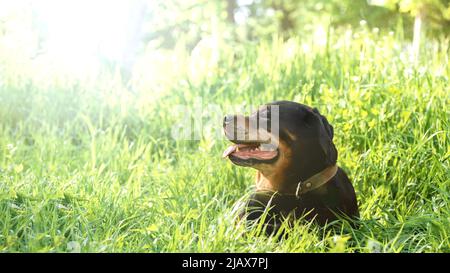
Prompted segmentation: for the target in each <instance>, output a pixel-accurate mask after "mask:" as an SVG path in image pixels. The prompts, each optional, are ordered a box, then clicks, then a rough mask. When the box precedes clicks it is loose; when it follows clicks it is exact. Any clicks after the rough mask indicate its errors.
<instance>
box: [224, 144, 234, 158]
mask: <svg viewBox="0 0 450 273" xmlns="http://www.w3.org/2000/svg"><path fill="white" fill-rule="evenodd" d="M236 148H237V146H236V145H231V146H230V147H228V148H227V149H226V150H225V151H224V152H223V154H222V157H223V158H225V157H227V156H229V155H230V154H231V153H233V152H234V151H236Z"/></svg>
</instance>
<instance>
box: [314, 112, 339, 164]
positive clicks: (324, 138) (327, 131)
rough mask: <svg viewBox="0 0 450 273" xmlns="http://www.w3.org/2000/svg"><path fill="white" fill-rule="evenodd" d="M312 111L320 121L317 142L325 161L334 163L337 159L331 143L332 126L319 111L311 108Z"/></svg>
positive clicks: (334, 148)
mask: <svg viewBox="0 0 450 273" xmlns="http://www.w3.org/2000/svg"><path fill="white" fill-rule="evenodd" d="M313 112H314V113H315V114H316V115H317V117H318V118H319V121H320V123H321V124H320V126H322V128H321V129H322V130H320V136H319V143H320V146H321V147H322V150H323V152H324V153H325V155H326V157H327V161H328V163H330V164H335V163H336V161H337V150H336V147H335V146H334V143H333V137H334V129H333V126H331V124H330V123H329V122H328V120H327V118H326V117H324V116H322V115H321V114H320V113H319V110H317V108H314V109H313Z"/></svg>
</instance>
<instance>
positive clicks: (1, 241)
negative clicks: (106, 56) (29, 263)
mask: <svg viewBox="0 0 450 273" xmlns="http://www.w3.org/2000/svg"><path fill="white" fill-rule="evenodd" d="M318 38H320V39H322V40H323V42H321V43H317V41H318ZM320 39H319V40H320ZM208 41H209V42H208ZM408 46H409V42H407V41H405V40H403V39H402V37H401V35H399V34H398V33H389V32H385V31H372V30H371V29H370V28H368V27H367V26H362V27H359V28H358V29H356V30H355V29H350V28H349V29H344V30H340V29H334V28H329V29H327V31H326V35H325V36H324V37H323V36H314V35H309V36H305V35H302V36H298V37H297V36H295V37H292V38H290V39H287V40H285V39H282V38H280V37H273V38H272V39H270V40H267V41H261V42H260V43H258V44H254V43H251V42H247V43H232V42H230V41H229V40H226V39H225V38H220V37H216V38H215V39H212V40H204V42H203V43H202V46H199V47H197V48H196V49H195V50H194V52H192V53H191V52H189V51H185V49H184V48H183V47H175V50H174V51H167V50H164V49H160V50H159V51H153V50H149V51H146V52H145V54H144V55H143V56H142V57H141V59H140V60H139V61H138V62H137V69H136V73H135V75H134V78H133V81H132V84H133V89H132V90H133V91H129V90H128V89H127V88H125V87H124V86H123V85H122V81H121V79H120V75H119V74H117V73H109V72H105V71H103V72H99V73H98V74H93V75H87V76H83V75H78V74H74V73H72V72H67V71H64V70H61V69H58V67H55V68H54V69H53V70H52V68H50V67H49V66H48V64H46V63H39V61H38V60H25V59H21V60H23V62H22V66H19V65H18V64H17V62H16V59H14V58H10V56H9V55H8V54H7V52H5V51H2V50H0V64H1V65H2V67H4V68H5V67H6V68H14V67H16V68H17V69H3V70H2V78H1V82H0V131H1V134H0V215H1V217H0V251H4V252H13V251H26V252H43V251H45V252H47V251H51V252H53V251H55V252H66V251H82V252H113V251H114V252H117V251H124V252H141V251H142V252H147V251H149V252H180V251H205V252H209V251H217V252H230V251H239V252H267V251H269V252H323V251H325V252H326V251H346V252H355V251H361V252H434V251H438V252H449V251H450V237H449V235H450V229H449V227H450V222H449V219H450V195H449V192H450V183H449V182H450V173H449V170H450V166H449V157H450V130H449V116H450V112H449V109H450V108H449V103H450V92H449V84H448V81H449V77H450V67H449V63H448V60H449V45H448V41H446V40H441V41H434V40H431V41H429V42H428V43H427V44H426V45H425V46H426V48H425V50H423V54H422V55H421V58H420V61H419V63H418V65H417V66H413V65H412V64H411V62H410V59H409V55H408ZM210 56H215V57H214V58H210ZM21 68H22V69H21ZM24 68H28V69H24ZM43 68H47V69H46V70H43ZM199 98H200V99H202V103H203V104H204V105H206V104H209V103H213V104H217V105H219V106H221V107H223V108H226V107H227V106H229V105H236V104H240V103H243V104H244V103H247V104H253V105H257V104H262V103H265V102H268V101H271V100H275V99H288V100H294V101H298V102H302V103H305V104H309V105H314V106H315V107H318V108H319V110H320V111H321V112H322V113H323V114H324V115H326V116H327V117H328V119H329V121H330V123H332V124H333V125H334V127H335V141H336V145H337V147H338V150H339V152H340V155H339V165H340V166H342V167H343V168H344V169H345V170H346V171H347V172H348V174H349V176H350V177H351V180H352V181H353V184H354V186H355V188H356V191H357V196H358V202H359V205H360V208H361V223H360V227H359V228H357V229H352V228H350V227H348V226H347V225H343V226H342V229H338V230H334V231H327V230H322V229H319V228H318V227H316V226H314V225H312V224H303V223H297V224H296V225H295V226H293V227H286V228H287V233H288V234H289V237H287V238H284V239H282V240H280V241H277V240H275V238H265V237H264V236H257V233H258V230H259V229H260V227H259V228H258V227H257V228H255V229H252V230H251V231H250V232H249V233H246V232H244V230H245V227H243V226H239V225H237V224H236V222H235V220H234V217H235V211H234V210H233V206H234V204H236V202H238V200H240V198H242V197H243V196H245V194H246V193H248V192H250V191H251V189H252V187H253V186H252V185H253V181H254V180H253V175H254V171H252V170H250V169H246V168H239V167H235V166H232V165H231V164H230V163H229V162H227V161H221V160H219V158H220V155H221V151H223V149H224V148H225V147H226V145H227V142H226V141H223V140H218V139H215V138H212V137H209V136H208V135H204V136H203V137H202V138H201V139H200V140H199V141H182V140H174V139H173V138H172V137H171V128H172V126H173V125H174V124H176V123H177V122H178V121H177V119H176V116H174V114H173V109H174V107H175V106H176V105H180V104H181V105H189V106H192V105H194V104H195V102H196V101H197V100H198V99H199ZM212 122H213V124H216V123H217V124H220V122H221V121H220V120H216V121H215V120H212Z"/></svg>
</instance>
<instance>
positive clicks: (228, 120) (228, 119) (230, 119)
mask: <svg viewBox="0 0 450 273" xmlns="http://www.w3.org/2000/svg"><path fill="white" fill-rule="evenodd" d="M233 120H234V116H232V115H226V116H225V117H224V118H223V126H226V125H228V124H230V123H231V122H233Z"/></svg>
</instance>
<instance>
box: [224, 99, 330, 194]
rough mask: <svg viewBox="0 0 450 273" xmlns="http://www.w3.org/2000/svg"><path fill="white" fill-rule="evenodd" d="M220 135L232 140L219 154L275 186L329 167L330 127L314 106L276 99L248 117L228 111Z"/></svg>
mask: <svg viewBox="0 0 450 273" xmlns="http://www.w3.org/2000/svg"><path fill="white" fill-rule="evenodd" d="M223 127H224V132H225V136H226V137H227V138H228V139H229V140H230V141H231V142H233V143H234V144H233V145H232V146H230V147H228V148H227V149H226V150H225V151H224V154H223V156H224V157H228V158H229V159H230V160H231V162H233V163H234V164H236V165H240V166H246V167H252V168H255V169H257V170H258V171H260V173H261V174H262V175H263V176H264V177H266V178H268V179H270V180H271V182H270V183H271V187H272V188H274V189H276V190H278V189H280V188H283V187H284V186H289V185H288V184H291V183H297V182H298V181H299V180H304V179H307V178H309V177H310V176H312V175H314V174H315V173H317V172H320V171H321V170H323V169H324V168H326V167H328V166H331V165H334V164H335V163H336V160H337V151H336V148H335V146H334V144H333V134H334V131H333V127H332V126H331V125H330V124H329V123H328V120H327V119H326V118H325V117H324V116H322V115H321V114H320V113H319V111H318V110H317V109H316V108H311V107H309V106H306V105H303V104H299V103H295V102H290V101H275V102H272V103H268V104H266V105H263V106H261V107H259V109H258V110H257V111H255V112H253V113H252V114H251V115H249V116H242V115H227V116H225V118H224V121H223Z"/></svg>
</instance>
